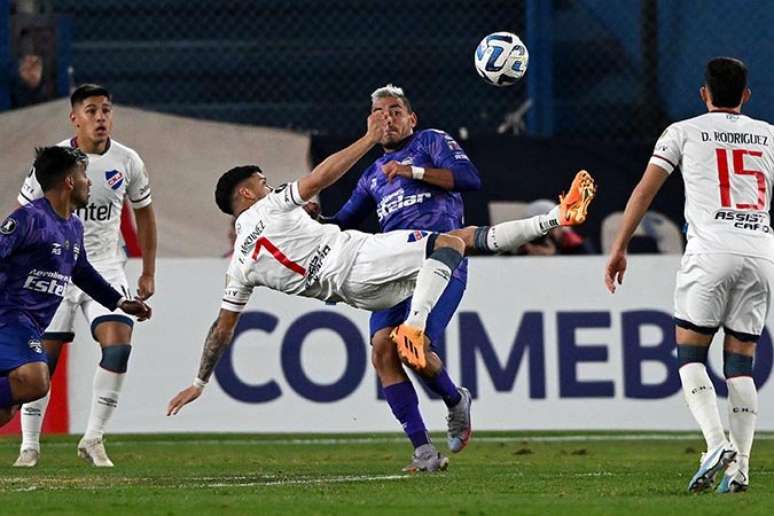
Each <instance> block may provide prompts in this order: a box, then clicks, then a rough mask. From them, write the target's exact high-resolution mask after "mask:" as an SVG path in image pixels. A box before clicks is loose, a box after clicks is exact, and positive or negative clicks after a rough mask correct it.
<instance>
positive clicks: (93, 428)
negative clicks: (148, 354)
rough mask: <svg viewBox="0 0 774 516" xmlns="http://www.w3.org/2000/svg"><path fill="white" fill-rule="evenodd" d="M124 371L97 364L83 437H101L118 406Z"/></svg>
mask: <svg viewBox="0 0 774 516" xmlns="http://www.w3.org/2000/svg"><path fill="white" fill-rule="evenodd" d="M124 376H126V375H125V374H124V373H114V372H112V371H108V370H106V369H102V368H101V367H99V366H97V371H96V372H95V373H94V391H93V392H94V394H93V397H92V399H91V414H89V424H88V426H87V427H86V433H85V434H84V436H83V437H84V438H85V439H101V438H102V436H103V434H104V433H105V425H107V423H108V421H110V417H111V416H112V415H113V412H114V411H115V410H116V407H117V406H118V396H119V394H120V393H121V386H122V384H123V383H124Z"/></svg>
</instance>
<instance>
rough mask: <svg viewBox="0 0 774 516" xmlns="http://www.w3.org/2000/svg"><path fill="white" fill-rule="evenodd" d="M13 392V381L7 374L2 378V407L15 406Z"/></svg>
mask: <svg viewBox="0 0 774 516" xmlns="http://www.w3.org/2000/svg"><path fill="white" fill-rule="evenodd" d="M14 405H16V403H14V402H13V394H12V393H11V382H9V381H8V377H7V376H3V377H2V378H0V408H8V407H13V406H14Z"/></svg>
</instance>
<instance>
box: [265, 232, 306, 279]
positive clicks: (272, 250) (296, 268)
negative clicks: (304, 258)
mask: <svg viewBox="0 0 774 516" xmlns="http://www.w3.org/2000/svg"><path fill="white" fill-rule="evenodd" d="M262 247H263V248H264V249H266V250H267V251H269V254H271V255H272V256H273V257H274V259H275V260H277V261H278V262H280V263H281V264H282V265H284V266H285V267H287V268H288V269H290V270H291V271H293V272H295V273H297V274H300V275H301V276H305V275H306V269H304V268H303V267H302V266H300V265H299V264H297V263H296V262H294V261H293V260H291V259H290V258H288V257H287V256H285V253H283V252H282V251H280V250H279V249H277V247H276V246H275V245H274V244H272V243H271V242H270V241H269V239H268V238H266V237H261V238H259V239H258V241H257V242H256V243H255V250H254V251H253V256H252V257H251V258H252V259H253V260H257V259H258V253H260V252H261V248H262Z"/></svg>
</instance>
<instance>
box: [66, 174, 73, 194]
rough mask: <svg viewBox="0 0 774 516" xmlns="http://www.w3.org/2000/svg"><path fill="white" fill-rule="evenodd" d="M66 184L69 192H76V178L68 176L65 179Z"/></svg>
mask: <svg viewBox="0 0 774 516" xmlns="http://www.w3.org/2000/svg"><path fill="white" fill-rule="evenodd" d="M64 184H65V188H66V189H67V190H74V189H75V178H74V177H73V175H72V174H67V175H66V176H65V178H64Z"/></svg>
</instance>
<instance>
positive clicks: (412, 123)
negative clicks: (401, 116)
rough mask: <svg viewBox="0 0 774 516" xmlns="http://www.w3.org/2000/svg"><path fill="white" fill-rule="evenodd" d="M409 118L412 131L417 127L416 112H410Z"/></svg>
mask: <svg viewBox="0 0 774 516" xmlns="http://www.w3.org/2000/svg"><path fill="white" fill-rule="evenodd" d="M409 118H410V119H411V128H412V129H413V128H414V127H416V126H417V112H416V111H412V112H411V115H409Z"/></svg>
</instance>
